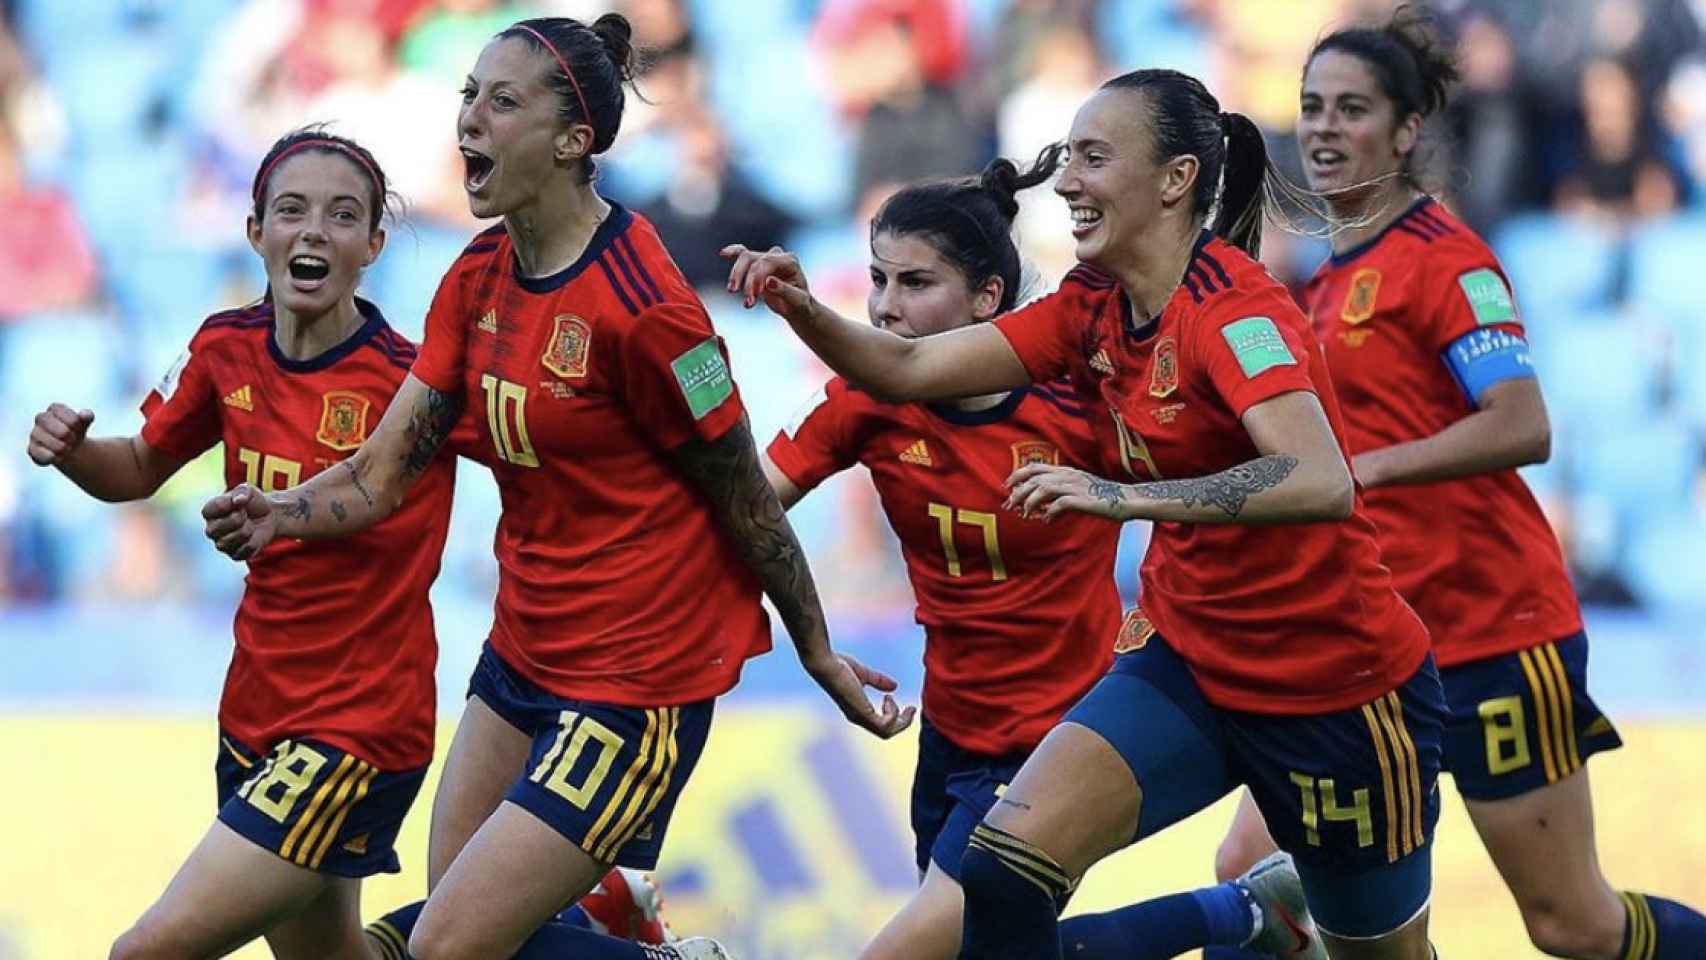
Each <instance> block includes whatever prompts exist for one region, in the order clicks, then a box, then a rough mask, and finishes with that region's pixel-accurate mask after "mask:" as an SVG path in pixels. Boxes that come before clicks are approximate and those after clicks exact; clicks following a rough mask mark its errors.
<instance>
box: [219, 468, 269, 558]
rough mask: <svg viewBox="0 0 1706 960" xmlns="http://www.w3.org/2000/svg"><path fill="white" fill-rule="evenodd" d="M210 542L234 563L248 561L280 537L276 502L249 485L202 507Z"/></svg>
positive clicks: (240, 487) (238, 487)
mask: <svg viewBox="0 0 1706 960" xmlns="http://www.w3.org/2000/svg"><path fill="white" fill-rule="evenodd" d="M201 515H202V519H204V520H206V521H207V539H209V540H212V541H213V545H214V546H215V547H218V548H219V552H220V553H223V554H225V555H227V556H229V557H230V558H231V559H233V560H248V559H250V558H251V557H253V556H254V555H255V554H257V553H260V552H261V548H263V547H265V546H266V545H267V544H269V543H271V542H272V539H273V537H274V536H277V534H278V515H277V514H276V513H275V512H274V511H273V508H272V501H270V500H268V499H267V498H266V497H265V496H264V495H263V494H262V493H261V492H260V491H259V490H256V489H255V488H254V487H251V486H249V485H248V484H246V483H243V484H238V485H237V486H235V487H232V488H231V489H230V490H227V491H225V492H224V493H222V494H220V495H219V496H217V497H214V498H213V499H212V500H209V501H207V503H206V504H204V505H203V506H202V508H201Z"/></svg>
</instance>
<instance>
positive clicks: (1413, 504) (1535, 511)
mask: <svg viewBox="0 0 1706 960" xmlns="http://www.w3.org/2000/svg"><path fill="white" fill-rule="evenodd" d="M1456 76H1457V73H1456V70H1455V68H1454V66H1453V64H1452V63H1451V61H1450V59H1449V56H1448V55H1447V54H1446V53H1445V52H1444V51H1442V50H1441V49H1439V47H1438V46H1437V44H1436V41H1435V39H1434V38H1433V37H1432V35H1431V34H1430V32H1429V31H1428V30H1427V29H1426V24H1425V23H1424V22H1423V21H1421V20H1420V19H1419V18H1417V17H1416V16H1415V15H1414V14H1413V13H1412V12H1410V11H1407V10H1402V9H1401V10H1400V11H1399V12H1398V13H1397V14H1396V15H1395V16H1394V17H1393V19H1392V20H1390V21H1389V22H1388V23H1386V24H1385V25H1384V26H1381V27H1372V28H1371V27H1357V28H1352V29H1346V30H1340V31H1338V32H1336V33H1333V34H1331V35H1329V36H1328V37H1326V38H1325V39H1323V40H1322V41H1321V42H1320V43H1318V44H1317V45H1316V47H1315V49H1314V51H1312V52H1311V54H1310V56H1309V60H1308V62H1307V64H1306V65H1305V67H1304V71H1303V88H1302V92H1301V99H1300V112H1299V117H1298V147H1299V149H1300V150H1301V152H1302V154H1303V168H1304V171H1305V172H1306V173H1307V175H1308V178H1309V185H1310V187H1311V188H1312V189H1314V190H1317V191H1320V192H1322V193H1324V194H1326V195H1327V196H1329V197H1330V198H1331V202H1332V203H1333V205H1334V206H1335V208H1336V209H1337V210H1338V211H1339V212H1340V213H1341V214H1344V215H1346V216H1353V217H1361V218H1362V219H1363V220H1365V221H1367V225H1366V226H1362V227H1359V228H1357V229H1354V230H1347V231H1344V232H1342V233H1339V234H1337V235H1336V236H1335V237H1334V240H1333V257H1332V259H1331V260H1330V261H1329V262H1328V263H1327V264H1325V265H1324V266H1323V267H1322V268H1321V270H1320V272H1319V273H1317V274H1316V276H1315V277H1314V278H1313V279H1312V280H1311V281H1310V283H1309V286H1308V289H1307V293H1306V300H1307V305H1308V308H1309V311H1310V313H1311V315H1312V317H1313V320H1314V324H1315V329H1316V332H1317V334H1318V335H1319V337H1320V339H1321V343H1322V344H1323V345H1324V347H1325V349H1326V353H1327V363H1328V366H1329V368H1330V369H1331V371H1332V377H1333V382H1334V384H1335V385H1336V386H1337V388H1338V391H1339V397H1340V399H1341V400H1342V401H1343V403H1344V409H1345V423H1346V426H1347V427H1348V432H1347V434H1346V437H1347V439H1348V440H1349V442H1350V448H1351V450H1352V451H1354V452H1355V454H1356V456H1355V460H1354V461H1353V465H1354V467H1355V470H1356V475H1357V478H1358V479H1359V480H1360V481H1361V482H1362V484H1363V486H1364V488H1365V489H1366V490H1367V494H1366V500H1367V504H1368V512H1369V515H1370V517H1372V518H1373V519H1374V521H1375V524H1376V526H1377V527H1378V528H1379V531H1380V546H1381V552H1382V555H1383V556H1384V557H1385V562H1386V565H1387V566H1388V567H1390V568H1391V570H1392V577H1393V581H1394V583H1395V584H1396V586H1397V588H1398V590H1399V592H1400V593H1402V594H1403V595H1404V597H1405V598H1406V599H1408V600H1409V602H1410V603H1411V605H1412V606H1414V607H1415V609H1416V611H1417V613H1419V614H1420V615H1421V617H1422V620H1423V621H1424V622H1425V623H1426V624H1427V625H1428V628H1429V630H1430V631H1431V633H1432V635H1433V643H1434V651H1435V656H1437V657H1438V659H1439V663H1440V666H1441V668H1442V669H1441V671H1440V679H1441V681H1442V682H1443V683H1444V686H1445V693H1446V700H1447V703H1448V705H1449V710H1450V713H1449V716H1448V718H1447V720H1446V730H1445V766H1446V768H1447V769H1449V770H1450V771H1451V773H1452V775H1453V776H1454V777H1455V778H1456V780H1457V788H1458V792H1460V793H1461V794H1463V798H1464V803H1465V805H1466V806H1467V807H1468V810H1469V817H1470V819H1471V820H1472V821H1473V822H1474V823H1475V828H1476V830H1477V831H1478V832H1479V833H1480V834H1481V839H1482V842H1483V843H1484V844H1485V845H1486V847H1487V852H1488V853H1489V854H1491V855H1492V858H1493V862H1494V864H1495V865H1496V866H1497V867H1498V868H1499V873H1500V874H1501V875H1502V876H1503V877H1504V878H1505V883H1506V884H1507V885H1508V886H1509V887H1510V890H1511V893H1512V894H1513V895H1514V896H1515V897H1516V902H1517V906H1518V907H1519V908H1520V909H1521V910H1522V917H1523V922H1524V923H1525V924H1526V925H1527V927H1528V933H1529V938H1530V939H1531V940H1532V941H1533V942H1534V945H1535V946H1536V947H1538V948H1539V949H1540V950H1542V951H1544V952H1546V953H1549V954H1552V955H1554V956H1560V957H1577V958H1583V960H1616V958H1629V960H1663V958H1669V957H1699V956H1706V918H1703V917H1702V916H1701V915H1700V914H1699V913H1697V912H1695V911H1693V910H1691V909H1689V908H1687V907H1684V906H1682V905H1680V904H1677V903H1673V902H1671V901H1669V900H1663V899H1660V898H1658V897H1651V896H1646V895H1644V894H1638V893H1621V894H1620V893H1618V892H1616V891H1615V890H1613V889H1612V888H1611V886H1610V884H1608V883H1607V882H1606V880H1605V877H1604V876H1603V875H1602V874H1601V873H1600V869H1599V858H1598V854H1597V852H1596V851H1595V848H1594V836H1593V833H1594V831H1593V802H1592V797H1591V794H1590V790H1589V786H1588V773H1587V767H1586V765H1585V763H1584V761H1585V760H1586V759H1587V758H1588V757H1589V756H1591V755H1593V754H1595V753H1598V752H1599V751H1601V750H1609V749H1613V748H1615V747H1617V746H1619V745H1621V740H1619V739H1618V736H1617V732H1616V731H1615V730H1614V729H1613V728H1612V726H1611V723H1610V721H1609V720H1607V719H1606V718H1605V716H1604V715H1603V714H1602V713H1601V712H1600V710H1599V707H1598V706H1596V705H1595V704H1594V702H1593V700H1592V698H1590V697H1589V696H1588V694H1587V689H1586V681H1587V660H1588V643H1587V637H1586V635H1585V634H1584V633H1583V632H1582V619H1581V613H1580V611H1579V609H1578V607H1577V603H1576V597H1575V593H1574V591H1573V590H1572V588H1571V586H1570V580H1569V577H1568V575H1567V573H1566V572H1565V569H1564V561H1563V557H1562V556H1561V554H1560V552H1559V549H1558V541H1557V538H1556V537H1555V536H1554V535H1553V533H1552V531H1551V528H1550V527H1549V526H1548V525H1547V523H1546V519H1545V517H1544V516H1543V515H1542V514H1541V512H1540V508H1539V506H1538V505H1536V503H1535V502H1534V497H1533V496H1532V495H1530V493H1529V491H1528V487H1527V486H1526V485H1525V484H1524V483H1523V481H1522V479H1521V478H1520V477H1519V476H1518V475H1517V473H1516V467H1519V466H1521V465H1523V464H1527V463H1538V462H1541V461H1543V460H1545V459H1546V457H1547V456H1548V454H1549V451H1550V442H1551V440H1550V427H1549V425H1548V423H1547V419H1546V407H1545V404H1544V403H1543V402H1542V400H1541V396H1540V386H1539V383H1538V382H1537V381H1536V379H1535V376H1534V369H1533V367H1532V366H1531V365H1530V363H1529V357H1528V344H1527V342H1526V339H1525V334H1524V332H1523V327H1522V323H1521V320H1520V317H1519V316H1518V314H1517V310H1516V306H1515V303H1514V301H1513V299H1512V297H1511V290H1510V285H1509V283H1508V282H1507V280H1506V278H1505V275H1504V271H1503V270H1502V269H1501V268H1500V267H1499V263H1498V261H1497V260H1496V259H1495V258H1494V257H1493V254H1492V252H1491V251H1490V250H1488V248H1487V245H1486V244H1485V243H1483V242H1482V241H1481V239H1480V238H1479V237H1477V236H1475V234H1474V233H1473V232H1471V231H1470V230H1469V228H1467V227H1465V226H1464V225H1463V224H1462V222H1461V221H1459V220H1458V219H1457V218H1456V217H1454V216H1452V215H1451V214H1450V213H1449V212H1447V211H1446V210H1445V209H1444V208H1443V207H1442V206H1440V204H1439V203H1437V202H1435V201H1434V200H1433V199H1432V198H1431V197H1429V196H1428V195H1427V194H1426V193H1424V192H1423V190H1422V188H1421V186H1420V185H1419V184H1418V183H1417V181H1416V177H1415V175H1414V172H1413V168H1412V158H1413V157H1414V155H1415V148H1416V143H1417V139H1418V137H1419V136H1420V133H1421V130H1422V124H1423V121H1424V120H1425V119H1426V118H1427V117H1428V116H1430V115H1432V114H1433V113H1435V112H1437V111H1438V110H1439V109H1440V108H1441V107H1442V106H1444V104H1445V100H1446V91H1447V87H1448V85H1449V84H1450V83H1451V81H1453V80H1454V79H1455V78H1456ZM1369 211H1374V212H1375V214H1376V215H1375V216H1373V217H1368V216H1365V214H1367V213H1368V212H1369ZM1441 517H1449V518H1450V522H1448V523H1442V522H1440V518H1441ZM1271 845H1272V841H1271V840H1269V839H1268V838H1267V836H1266V832H1265V830H1264V828H1263V824H1262V821H1261V818H1260V816H1259V815H1258V814H1257V812H1256V810H1255V809H1254V808H1252V807H1250V806H1249V804H1248V803H1246V804H1245V806H1244V807H1242V808H1240V811H1239V817H1238V819H1237V820H1236V821H1235V824H1234V827H1233V832H1232V836H1230V837H1229V838H1228V839H1227V841H1226V844H1225V845H1224V846H1223V848H1222V854H1221V857H1220V858H1219V862H1218V864H1217V868H1218V869H1220V870H1223V871H1227V872H1233V873H1235V872H1236V871H1237V870H1238V869H1241V864H1242V863H1243V862H1246V861H1248V860H1249V859H1252V858H1253V857H1255V856H1260V855H1261V852H1262V851H1263V849H1264V848H1268V849H1271Z"/></svg>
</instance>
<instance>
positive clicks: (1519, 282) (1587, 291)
mask: <svg viewBox="0 0 1706 960" xmlns="http://www.w3.org/2000/svg"><path fill="white" fill-rule="evenodd" d="M1492 244H1493V249H1494V250H1495V251H1496V252H1497V253H1498V256H1499V260H1500V262H1501V263H1503V264H1504V268H1505V272H1506V273H1507V274H1509V275H1510V278H1511V283H1512V284H1513V285H1514V286H1515V287H1516V295H1517V302H1518V303H1519V304H1521V305H1522V307H1523V319H1524V320H1525V321H1527V322H1529V323H1533V324H1541V323H1545V322H1546V321H1547V320H1548V319H1549V318H1550V317H1551V316H1553V315H1555V311H1557V310H1558V308H1564V309H1566V310H1571V309H1576V308H1584V307H1599V306H1604V305H1607V304H1609V303H1610V302H1611V294H1612V285H1613V283H1614V282H1615V280H1616V274H1617V249H1616V246H1615V245H1614V243H1613V241H1612V237H1611V236H1610V234H1608V233H1607V232H1606V231H1604V230H1602V229H1600V228H1599V227H1596V226H1594V225H1593V224H1590V223H1587V222H1585V221H1582V220H1579V219H1576V218H1572V217H1561V216H1556V215H1553V214H1544V213H1541V214H1528V215H1525V216H1520V217H1514V218H1512V219H1510V220H1508V221H1506V222H1505V223H1504V224H1502V225H1501V226H1500V227H1499V229H1498V231H1497V232H1496V233H1494V234H1493V238H1492Z"/></svg>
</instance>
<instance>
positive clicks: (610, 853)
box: [468, 643, 716, 870]
mask: <svg viewBox="0 0 1706 960" xmlns="http://www.w3.org/2000/svg"><path fill="white" fill-rule="evenodd" d="M468 696H470V697H479V698H480V699H481V701H483V702H484V703H485V704H486V706H488V707H491V708H492V710H493V711H495V712H496V713H497V715H498V716H500V717H502V718H504V720H505V721H506V722H507V723H509V724H510V725H511V726H513V727H515V728H516V729H517V730H520V731H521V732H522V733H525V734H527V735H528V736H529V737H531V738H532V739H533V749H532V751H531V752H530V753H529V755H528V758H527V772H526V773H525V774H524V775H523V776H522V777H521V778H520V779H518V780H517V781H516V782H515V784H514V785H513V786H511V787H510V788H509V793H508V794H507V795H506V796H505V798H504V799H506V800H508V801H510V802H511V803H514V804H516V805H517V806H519V807H521V808H522V809H524V810H526V811H528V812H529V813H531V814H533V815H534V816H536V817H538V818H539V819H540V820H542V821H544V822H545V823H546V824H548V825H550V827H551V829H553V830H555V831H557V832H558V833H560V834H562V835H563V836H565V837H567V838H568V839H569V840H570V841H572V842H573V843H575V844H576V845H578V846H579V847H580V848H581V849H582V850H585V851H586V852H587V853H588V854H591V855H592V857H593V859H595V860H598V861H600V862H602V863H609V864H615V865H618V866H623V867H633V868H635V869H637V870H650V869H652V868H653V867H656V866H657V862H658V853H659V851H660V850H662V849H663V837H664V834H665V833H666V832H667V831H668V830H669V818H670V815H671V814H673V813H674V812H675V803H676V801H677V800H678V799H679V798H680V797H681V790H682V788H683V787H685V786H687V780H688V778H689V777H690V776H692V774H693V768H694V766H695V765H697V764H698V763H699V755H700V754H701V753H703V752H704V751H705V738H706V737H707V736H709V735H710V733H711V712H712V709H713V706H714V704H715V703H716V701H715V700H701V701H699V702H698V703H690V704H687V705H685V706H678V707H650V708H647V707H624V706H617V705H615V704H609V703H597V702H594V701H591V700H574V699H569V698H566V697H559V696H557V695H556V694H553V693H551V692H549V691H547V690H543V689H541V688H539V687H538V686H536V685H535V684H534V683H533V682H532V681H530V680H528V679H527V678H526V677H523V676H522V675H521V674H519V673H516V672H515V670H514V668H512V667H511V666H510V665H509V664H507V663H505V662H504V661H503V658H502V657H499V656H498V655H497V653H496V652H495V651H494V650H492V646H491V644H490V643H488V644H486V648H485V650H484V651H482V652H481V654H480V662H479V663H478V664H476V665H475V667H474V676H473V678H472V679H471V680H470V681H469V682H468Z"/></svg>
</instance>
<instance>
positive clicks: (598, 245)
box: [509, 198, 634, 293]
mask: <svg viewBox="0 0 1706 960" xmlns="http://www.w3.org/2000/svg"><path fill="white" fill-rule="evenodd" d="M604 202H605V203H608V204H610V216H608V217H605V218H604V222H603V223H601V224H599V225H598V229H597V230H594V231H593V233H592V240H591V242H589V243H588V244H587V245H586V249H585V250H583V251H581V255H580V257H579V258H577V259H576V260H575V262H574V263H571V264H569V265H568V266H566V267H564V268H563V269H561V270H558V271H557V272H556V273H553V274H551V275H550V276H548V277H524V276H522V275H521V266H520V265H519V264H518V263H516V262H515V256H514V254H511V256H510V261H509V263H510V272H511V273H512V274H513V275H514V276H515V284H516V286H518V287H520V288H521V289H523V290H526V291H527V292H528V293H552V292H554V291H556V290H560V289H562V287H563V285H564V284H566V283H568V282H569V281H570V280H573V279H574V278H576V277H578V276H580V275H581V272H582V271H584V270H585V269H586V268H587V267H590V266H592V265H593V264H594V263H596V262H597V261H598V258H599V257H602V256H604V251H605V250H606V249H608V248H609V246H610V245H611V244H612V243H614V242H615V241H616V238H617V237H619V236H621V235H622V231H624V230H626V229H628V224H630V223H632V222H633V221H634V215H633V214H631V213H629V212H628V208H627V207H624V206H622V205H621V204H620V203H617V202H616V201H614V200H611V199H609V198H605V200H604Z"/></svg>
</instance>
